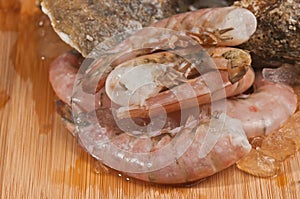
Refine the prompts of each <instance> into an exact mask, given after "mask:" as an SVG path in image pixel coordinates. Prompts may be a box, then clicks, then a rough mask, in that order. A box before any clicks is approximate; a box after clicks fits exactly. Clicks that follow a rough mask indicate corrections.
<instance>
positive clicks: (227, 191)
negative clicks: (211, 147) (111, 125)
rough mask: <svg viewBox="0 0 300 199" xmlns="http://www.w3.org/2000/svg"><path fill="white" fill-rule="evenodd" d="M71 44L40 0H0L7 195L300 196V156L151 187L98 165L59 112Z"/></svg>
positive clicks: (0, 188)
mask: <svg viewBox="0 0 300 199" xmlns="http://www.w3.org/2000/svg"><path fill="white" fill-rule="evenodd" d="M69 49H70V48H69V47H68V46H66V45H65V44H63V43H62V42H61V41H60V40H59V38H58V37H57V36H56V35H55V34H54V33H53V31H52V29H51V28H50V26H49V21H48V19H47V18H46V17H45V16H43V14H42V13H41V12H40V11H39V9H38V8H36V7H35V5H34V0H22V1H18V0H16V1H7V0H0V77H1V78H0V197H1V198H3V199H7V198H172V199H173V198H208V199H209V198H237V199H239V198H269V199H270V198H272V199H279V198H286V199H296V198H300V154H299V152H298V153H297V154H296V156H294V157H292V158H290V159H288V160H287V161H285V162H284V164H283V165H282V167H281V172H280V174H279V175H278V176H277V177H274V178H266V179H265V178H258V177H253V176H250V175H248V174H245V173H243V172H241V171H239V170H238V169H237V168H236V167H235V166H232V167H230V168H229V169H227V170H225V171H222V172H220V173H218V174H216V175H214V176H212V177H210V178H208V179H206V180H205V181H203V182H201V183H199V184H196V185H194V186H190V187H168V186H157V185H149V184H146V183H142V182H135V181H132V180H131V179H126V178H124V177H122V176H119V175H118V174H116V173H113V172H107V171H106V170H105V169H102V168H100V167H99V165H98V164H97V163H96V161H95V160H94V159H93V158H92V157H91V156H90V155H88V154H87V153H86V152H85V151H83V150H82V149H81V148H80V147H79V146H78V145H77V143H76V140H75V139H74V138H73V137H72V136H71V134H70V133H68V132H67V130H66V129H65V128H64V126H63V125H62V123H61V120H60V117H59V116H58V115H57V114H56V112H55V104H54V102H55V99H56V98H55V95H54V92H53V91H52V89H51V87H50V84H49V82H48V66H49V64H50V62H51V61H52V60H53V59H54V58H55V57H56V56H58V55H59V54H60V53H62V52H65V51H67V50H69Z"/></svg>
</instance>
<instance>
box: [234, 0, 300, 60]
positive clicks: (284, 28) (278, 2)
mask: <svg viewBox="0 0 300 199" xmlns="http://www.w3.org/2000/svg"><path fill="white" fill-rule="evenodd" d="M234 5H236V6H240V7H244V8H247V9H249V10H250V11H252V12H253V13H254V15H255V16H256V18H257V23H258V26H257V30H256V32H255V34H254V35H253V36H252V37H251V38H250V40H249V41H248V42H247V43H245V44H243V45H242V46H241V47H242V48H245V49H248V50H249V51H251V52H253V53H254V54H255V56H257V57H258V58H260V59H262V60H267V61H270V60H277V61H280V62H296V61H298V62H299V61H300V42H299V40H300V1H299V0H241V1H236V2H235V3H234ZM257 62H258V61H257ZM259 64H261V63H259ZM269 65H270V64H269Z"/></svg>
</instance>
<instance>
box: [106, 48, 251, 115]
mask: <svg viewBox="0 0 300 199" xmlns="http://www.w3.org/2000/svg"><path fill="white" fill-rule="evenodd" d="M207 51H208V53H209V54H210V55H211V56H212V58H213V60H214V62H215V64H216V65H217V68H218V69H219V70H220V71H219V72H218V73H217V74H216V71H211V72H209V73H204V74H202V75H201V76H198V77H196V78H195V75H197V74H198V75H200V74H199V71H197V69H196V67H195V66H193V67H192V66H191V65H190V63H189V62H187V61H184V60H182V58H181V59H180V57H178V56H175V57H174V55H172V54H171V53H169V52H162V53H155V54H151V55H146V56H141V57H139V58H137V59H133V60H130V61H128V62H125V63H123V64H121V65H119V66H118V67H116V68H115V70H113V71H112V72H111V73H110V74H109V75H108V78H107V79H106V84H105V86H106V93H107V94H108V96H109V97H110V99H111V100H112V101H114V103H116V104H119V105H121V106H122V107H121V108H119V111H118V116H119V117H149V111H151V115H152V116H153V115H157V114H159V113H160V112H159V110H160V107H164V109H165V110H166V111H167V112H172V111H176V110H178V109H180V106H181V108H182V107H183V106H184V107H185V108H190V107H192V106H198V105H201V104H207V103H209V102H210V101H211V95H215V96H217V97H215V98H214V100H218V99H220V98H222V95H220V94H219V95H218V92H220V90H221V89H225V91H226V96H227V97H230V96H234V95H237V94H239V93H242V92H244V91H245V90H247V89H248V88H249V87H250V86H251V85H252V83H253V81H254V73H253V71H252V70H251V69H249V70H248V68H249V67H250V63H251V58H250V55H249V54H248V53H246V52H244V51H242V50H239V49H234V48H225V47H223V48H220V47H219V48H207ZM199 56H201V55H199ZM230 56H231V58H229V57H230ZM232 57H235V58H232ZM175 58H176V59H177V61H174V59H175ZM145 59H146V61H147V65H143V63H145ZM151 62H153V63H154V64H155V66H154V65H153V64H149V63H151ZM157 62H158V63H159V64H157ZM233 62H234V63H233ZM229 65H230V67H228V66H229ZM200 70H202V72H205V71H204V70H209V69H204V70H203V68H202V69H200ZM210 70H212V69H210ZM240 70H241V71H240ZM245 71H246V72H245ZM126 72H127V73H126ZM124 73H126V74H125V76H123V74H124ZM219 73H220V74H221V78H222V80H223V86H220V88H218V90H215V91H213V92H211V90H210V89H211V88H210V87H209V86H207V85H206V84H207V82H208V81H209V80H210V79H216V78H218V74H219ZM244 74H245V75H244ZM243 75H244V76H243ZM189 76H193V77H194V78H192V79H185V77H186V78H188V77H189ZM138 77H141V79H138ZM232 82H233V83H232ZM190 88H192V89H190ZM163 89H164V90H165V91H163V92H160V91H161V90H163ZM166 89H167V90H166ZM182 90H185V93H184V92H181V91H182ZM189 90H190V91H189ZM188 91H189V92H188ZM190 92H191V93H190ZM195 96H196V98H197V101H195V100H194V98H195ZM178 98H180V100H178ZM130 100H131V101H130ZM133 100H134V101H133ZM193 101H195V102H196V104H195V103H193ZM127 105H129V106H128V107H127ZM158 105H159V106H158ZM125 107H126V108H125Z"/></svg>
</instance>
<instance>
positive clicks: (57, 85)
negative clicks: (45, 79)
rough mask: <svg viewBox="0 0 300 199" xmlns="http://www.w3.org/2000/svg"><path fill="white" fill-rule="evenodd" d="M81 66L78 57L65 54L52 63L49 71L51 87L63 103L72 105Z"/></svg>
mask: <svg viewBox="0 0 300 199" xmlns="http://www.w3.org/2000/svg"><path fill="white" fill-rule="evenodd" d="M78 66H79V61H78V56H76V55H74V54H72V53H65V54H63V55H61V56H60V57H58V58H57V59H55V60H54V62H52V64H51V65H50V69H49V80H50V83H51V86H52V88H53V90H54V92H55V93H56V95H57V96H58V98H60V99H61V100H62V101H63V102H65V103H66V104H68V105H71V97H72V94H73V85H74V82H75V78H76V74H77V71H78V69H77V68H76V67H78Z"/></svg>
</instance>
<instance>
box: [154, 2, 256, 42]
mask: <svg viewBox="0 0 300 199" xmlns="http://www.w3.org/2000/svg"><path fill="white" fill-rule="evenodd" d="M240 17H241V18H240ZM151 26H153V27H161V28H169V29H172V30H176V31H182V30H184V31H186V32H187V34H188V35H190V36H191V37H192V38H194V39H195V40H196V41H198V42H199V44H201V45H218V46H237V45H240V44H242V43H244V42H246V41H248V40H249V38H250V36H251V35H252V34H253V33H254V32H255V30H256V26H257V21H256V18H255V16H254V15H253V14H252V13H251V12H249V11H248V10H246V9H241V8H237V7H222V8H207V9H200V10H196V11H192V12H187V13H182V14H177V15H173V16H171V17H169V18H166V19H163V20H160V21H159V22H157V23H155V24H152V25H151Z"/></svg>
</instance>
